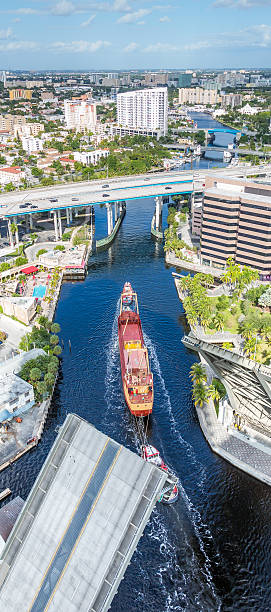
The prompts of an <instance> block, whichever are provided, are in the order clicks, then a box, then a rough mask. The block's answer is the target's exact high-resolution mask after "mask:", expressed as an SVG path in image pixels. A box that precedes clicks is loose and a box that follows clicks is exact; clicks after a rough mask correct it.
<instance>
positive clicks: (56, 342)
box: [50, 334, 59, 346]
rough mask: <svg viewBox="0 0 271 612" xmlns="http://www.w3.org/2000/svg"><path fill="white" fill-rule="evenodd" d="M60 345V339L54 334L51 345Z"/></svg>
mask: <svg viewBox="0 0 271 612" xmlns="http://www.w3.org/2000/svg"><path fill="white" fill-rule="evenodd" d="M58 343H59V337H58V336H57V335H56V334H53V335H52V336H51V337H50V344H52V345H53V346H56V345H57V344H58Z"/></svg>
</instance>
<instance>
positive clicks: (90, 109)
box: [64, 100, 97, 132]
mask: <svg viewBox="0 0 271 612" xmlns="http://www.w3.org/2000/svg"><path fill="white" fill-rule="evenodd" d="M64 112H65V123H66V126H67V128H69V129H75V130H76V132H84V131H86V130H93V129H95V126H96V122H97V117H96V104H95V103H94V102H91V101H90V100H64Z"/></svg>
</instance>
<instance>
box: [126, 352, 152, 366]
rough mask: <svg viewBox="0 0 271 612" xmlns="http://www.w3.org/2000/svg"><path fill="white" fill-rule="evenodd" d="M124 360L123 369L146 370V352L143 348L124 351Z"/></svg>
mask: <svg viewBox="0 0 271 612" xmlns="http://www.w3.org/2000/svg"><path fill="white" fill-rule="evenodd" d="M124 362H125V369H126V370H128V371H129V372H130V371H131V370H133V371H135V370H140V371H141V370H143V371H144V372H147V370H148V364H147V358H146V352H145V351H144V349H133V350H131V351H124Z"/></svg>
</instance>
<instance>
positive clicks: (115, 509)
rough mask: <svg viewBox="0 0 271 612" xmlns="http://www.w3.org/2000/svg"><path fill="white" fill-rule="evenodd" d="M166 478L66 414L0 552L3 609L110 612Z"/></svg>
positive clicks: (84, 423) (97, 432) (110, 440)
mask: <svg viewBox="0 0 271 612" xmlns="http://www.w3.org/2000/svg"><path fill="white" fill-rule="evenodd" d="M165 480H166V474H165V473H163V472H162V471H161V470H159V469H158V468H156V467H155V466H154V465H152V464H150V463H146V462H145V461H143V460H142V459H141V458H140V457H139V456H138V455H136V454H135V453H133V452H131V451H130V450H128V449H126V448H125V447H123V446H121V445H120V444H118V443H117V442H115V441H114V440H112V439H111V438H109V437H108V436H106V435H104V434H102V433H101V432H99V431H98V430H97V429H95V427H93V426H92V425H90V424H89V423H88V422H87V421H85V420H83V419H81V418H80V417H78V416H77V415H74V414H70V415H68V416H67V418H66V420H65V422H64V424H63V425H62V427H61V429H60V432H59V434H58V436H57V439H56V441H55V443H54V445H53V447H52V449H51V451H50V453H49V455H48V457H47V459H46V461H45V463H44V465H43V468H42V470H41V472H40V474H39V476H38V478H37V480H36V482H35V484H34V486H33V488H32V490H31V492H30V494H29V496H28V499H27V501H26V503H25V505H24V509H23V511H22V512H21V514H20V517H19V519H18V520H17V522H16V525H15V527H14V529H13V531H12V533H11V535H10V537H9V540H8V542H7V544H6V546H5V548H4V550H3V552H2V557H1V560H2V563H1V567H0V607H1V609H3V610H5V612H14V610H15V609H17V608H18V607H20V606H21V602H22V601H23V602H24V603H23V607H24V609H25V610H26V609H27V610H29V611H30V610H31V611H32V612H37V611H38V610H45V609H46V610H47V609H49V608H50V609H57V610H65V611H66V612H74V611H75V610H80V611H81V612H84V611H85V612H89V611H90V610H91V611H92V612H106V610H108V609H109V607H110V605H111V602H112V600H113V597H114V595H115V593H116V592H117V589H118V587H119V584H120V581H121V580H122V578H123V576H124V573H125V571H126V569H127V566H128V564H129V562H130V559H131V557H132V555H133V552H134V550H135V548H136V547H137V544H138V541H139V539H140V537H141V535H142V533H143V530H144V527H145V525H146V523H147V521H148V520H149V517H150V514H151V512H152V509H153V507H154V506H155V504H156V502H157V500H158V499H159V496H160V495H161V491H162V489H163V486H164V483H165ZM48 533H50V537H48Z"/></svg>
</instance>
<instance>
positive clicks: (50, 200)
mask: <svg viewBox="0 0 271 612" xmlns="http://www.w3.org/2000/svg"><path fill="white" fill-rule="evenodd" d="M49 202H58V199H57V198H49Z"/></svg>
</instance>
